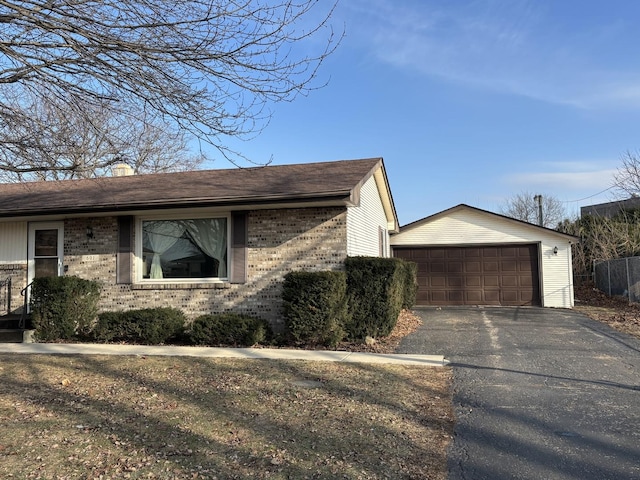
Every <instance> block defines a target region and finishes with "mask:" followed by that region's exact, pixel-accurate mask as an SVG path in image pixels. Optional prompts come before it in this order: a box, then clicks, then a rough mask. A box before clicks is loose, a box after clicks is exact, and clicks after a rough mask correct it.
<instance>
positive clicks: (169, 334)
mask: <svg viewBox="0 0 640 480" xmlns="http://www.w3.org/2000/svg"><path fill="white" fill-rule="evenodd" d="M185 322H186V318H185V315H184V313H182V311H180V310H178V309H176V308H169V307H160V308H143V309H139V310H129V311H126V312H104V313H101V314H100V315H99V316H98V322H97V323H96V326H95V327H94V329H93V331H92V336H93V338H94V339H95V340H96V341H99V342H131V343H142V344H147V345H160V344H163V343H167V342H169V341H170V340H173V339H176V338H179V337H180V336H181V335H182V333H183V332H184V326H185Z"/></svg>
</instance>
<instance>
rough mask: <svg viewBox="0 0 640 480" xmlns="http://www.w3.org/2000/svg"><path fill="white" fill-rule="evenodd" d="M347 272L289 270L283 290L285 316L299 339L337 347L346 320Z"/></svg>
mask: <svg viewBox="0 0 640 480" xmlns="http://www.w3.org/2000/svg"><path fill="white" fill-rule="evenodd" d="M346 292H347V276H346V273H345V272H334V271H324V272H290V273H288V274H287V275H286V276H285V281H284V285H283V291H282V299H283V307H284V319H285V323H286V326H287V329H288V331H289V333H290V335H291V337H292V338H293V340H294V341H296V342H302V343H306V344H310V345H328V346H335V345H336V344H337V343H338V342H340V341H341V340H342V339H343V338H344V336H345V331H344V323H345V322H346V321H347V316H348V309H347V296H346Z"/></svg>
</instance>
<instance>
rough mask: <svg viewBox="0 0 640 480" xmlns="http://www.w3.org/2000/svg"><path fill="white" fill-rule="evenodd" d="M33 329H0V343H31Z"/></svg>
mask: <svg viewBox="0 0 640 480" xmlns="http://www.w3.org/2000/svg"><path fill="white" fill-rule="evenodd" d="M33 341H34V340H33V330H22V329H18V328H3V329H0V343H33Z"/></svg>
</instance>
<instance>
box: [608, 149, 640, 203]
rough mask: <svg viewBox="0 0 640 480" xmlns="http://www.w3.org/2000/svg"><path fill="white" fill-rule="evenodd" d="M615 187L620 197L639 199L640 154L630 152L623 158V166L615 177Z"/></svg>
mask: <svg viewBox="0 0 640 480" xmlns="http://www.w3.org/2000/svg"><path fill="white" fill-rule="evenodd" d="M613 180H614V185H613V186H614V187H615V189H616V191H617V193H618V196H619V197H622V198H628V197H637V196H639V195H640V157H639V156H638V153H636V152H631V151H628V152H627V153H625V154H624V156H623V157H622V165H621V166H620V167H619V168H618V170H617V171H616V173H614V175H613Z"/></svg>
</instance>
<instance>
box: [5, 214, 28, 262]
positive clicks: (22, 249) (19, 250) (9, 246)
mask: <svg viewBox="0 0 640 480" xmlns="http://www.w3.org/2000/svg"><path fill="white" fill-rule="evenodd" d="M26 263H27V222H6V223H5V222H0V265H7V264H26Z"/></svg>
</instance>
